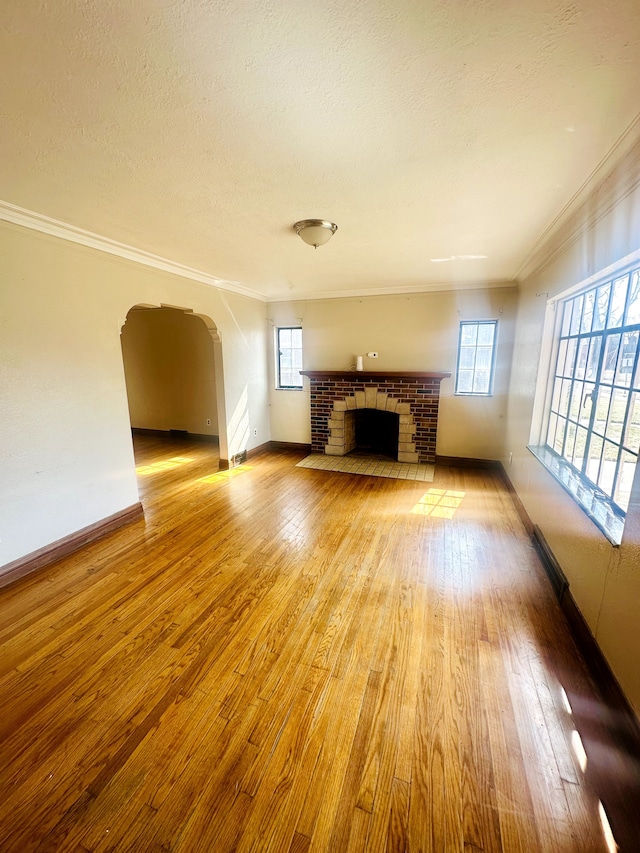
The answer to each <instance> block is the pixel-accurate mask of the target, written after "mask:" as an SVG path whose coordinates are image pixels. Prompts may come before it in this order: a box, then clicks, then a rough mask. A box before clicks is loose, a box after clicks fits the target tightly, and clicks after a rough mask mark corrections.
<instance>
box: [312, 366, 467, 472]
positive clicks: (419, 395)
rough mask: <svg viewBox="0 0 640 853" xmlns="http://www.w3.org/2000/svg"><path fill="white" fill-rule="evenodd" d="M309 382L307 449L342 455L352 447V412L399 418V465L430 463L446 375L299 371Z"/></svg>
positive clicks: (434, 447)
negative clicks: (309, 423)
mask: <svg viewBox="0 0 640 853" xmlns="http://www.w3.org/2000/svg"><path fill="white" fill-rule="evenodd" d="M301 373H302V374H303V375H304V376H308V377H309V381H310V383H311V449H312V450H313V451H314V452H315V453H326V454H328V455H331V456H345V455H346V454H347V453H349V452H350V451H351V450H353V449H354V447H355V417H354V416H355V412H356V411H357V410H359V409H374V410H378V411H383V412H390V413H393V414H395V415H396V416H397V417H398V451H397V460H398V462H434V461H435V456H436V431H437V424H438V404H439V402H440V382H441V381H442V380H443V379H445V378H446V377H448V376H450V375H451V374H450V373H406V372H402V373H400V372H388V371H373V370H371V371H370V370H367V371H352V370H344V371H343V370H303V371H301Z"/></svg>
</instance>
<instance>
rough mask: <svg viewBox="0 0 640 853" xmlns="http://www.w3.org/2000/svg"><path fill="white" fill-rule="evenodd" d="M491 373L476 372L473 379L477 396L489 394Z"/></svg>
mask: <svg viewBox="0 0 640 853" xmlns="http://www.w3.org/2000/svg"><path fill="white" fill-rule="evenodd" d="M490 377H491V373H490V372H489V371H488V370H476V372H475V376H474V377H473V391H474V393H475V394H488V393H489V379H490Z"/></svg>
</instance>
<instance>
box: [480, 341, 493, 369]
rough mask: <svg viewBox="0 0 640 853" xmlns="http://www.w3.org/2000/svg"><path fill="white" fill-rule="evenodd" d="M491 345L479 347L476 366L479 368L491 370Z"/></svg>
mask: <svg viewBox="0 0 640 853" xmlns="http://www.w3.org/2000/svg"><path fill="white" fill-rule="evenodd" d="M492 353H493V349H492V348H491V347H480V346H479V347H478V349H477V350H476V368H477V369H478V370H491V354H492Z"/></svg>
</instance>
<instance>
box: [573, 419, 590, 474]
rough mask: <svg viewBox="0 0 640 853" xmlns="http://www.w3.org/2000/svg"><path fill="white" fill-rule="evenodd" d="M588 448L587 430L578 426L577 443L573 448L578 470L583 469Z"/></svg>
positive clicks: (574, 460) (574, 462)
mask: <svg viewBox="0 0 640 853" xmlns="http://www.w3.org/2000/svg"><path fill="white" fill-rule="evenodd" d="M586 449H587V430H586V429H585V428H584V427H580V426H579V427H578V429H577V431H576V444H575V447H574V448H573V464H574V465H575V467H576V468H577V469H578V470H580V471H581V470H582V464H583V462H584V457H585V453H586Z"/></svg>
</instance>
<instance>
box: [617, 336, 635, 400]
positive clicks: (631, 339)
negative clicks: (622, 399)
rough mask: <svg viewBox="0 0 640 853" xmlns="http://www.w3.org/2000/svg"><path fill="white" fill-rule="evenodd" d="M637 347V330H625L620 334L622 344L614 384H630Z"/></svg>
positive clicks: (627, 385)
mask: <svg viewBox="0 0 640 853" xmlns="http://www.w3.org/2000/svg"><path fill="white" fill-rule="evenodd" d="M637 348H638V332H625V333H624V334H623V335H622V346H621V348H620V356H619V358H618V366H617V369H616V385H625V386H626V387H627V388H628V387H629V386H630V385H631V374H632V373H633V368H634V365H635V361H636V349H637Z"/></svg>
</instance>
